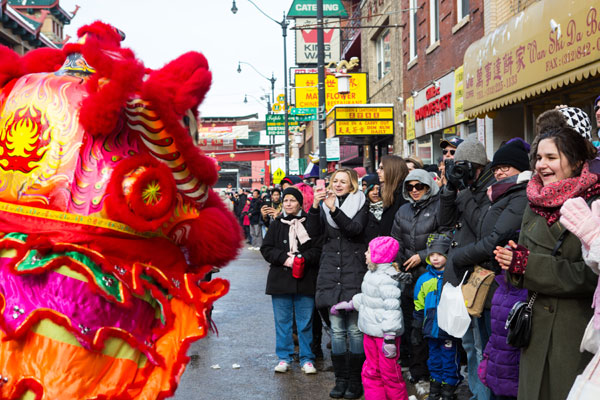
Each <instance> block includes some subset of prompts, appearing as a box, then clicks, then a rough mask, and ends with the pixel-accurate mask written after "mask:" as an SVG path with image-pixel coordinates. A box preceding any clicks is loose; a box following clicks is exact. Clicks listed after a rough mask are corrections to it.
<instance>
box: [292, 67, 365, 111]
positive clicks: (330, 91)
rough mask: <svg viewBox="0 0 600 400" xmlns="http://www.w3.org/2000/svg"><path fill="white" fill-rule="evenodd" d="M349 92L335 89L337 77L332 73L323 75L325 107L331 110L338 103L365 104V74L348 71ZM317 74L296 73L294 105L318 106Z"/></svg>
mask: <svg viewBox="0 0 600 400" xmlns="http://www.w3.org/2000/svg"><path fill="white" fill-rule="evenodd" d="M350 75H351V78H350V93H348V94H340V93H338V91H337V79H336V78H335V76H333V75H327V76H326V77H325V108H326V109H327V110H331V109H332V108H333V106H335V105H338V104H367V74H366V73H364V72H355V73H350ZM317 83H318V76H317V74H296V107H300V108H304V107H318V106H319V93H318V90H317Z"/></svg>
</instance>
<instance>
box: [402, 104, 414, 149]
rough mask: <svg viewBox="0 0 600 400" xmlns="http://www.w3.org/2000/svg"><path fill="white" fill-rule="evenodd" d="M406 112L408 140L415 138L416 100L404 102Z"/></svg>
mask: <svg viewBox="0 0 600 400" xmlns="http://www.w3.org/2000/svg"><path fill="white" fill-rule="evenodd" d="M404 112H405V114H406V140H414V138H415V99H414V98H413V97H409V98H408V99H406V101H405V102H404Z"/></svg>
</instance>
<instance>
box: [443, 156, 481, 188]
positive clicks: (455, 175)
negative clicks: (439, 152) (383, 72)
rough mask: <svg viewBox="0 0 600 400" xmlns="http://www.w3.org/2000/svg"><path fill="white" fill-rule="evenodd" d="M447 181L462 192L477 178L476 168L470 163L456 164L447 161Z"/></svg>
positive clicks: (452, 161) (461, 162)
mask: <svg viewBox="0 0 600 400" xmlns="http://www.w3.org/2000/svg"><path fill="white" fill-rule="evenodd" d="M444 164H445V167H446V179H447V180H448V182H449V183H451V184H452V185H453V186H454V187H456V189H459V190H462V189H464V188H466V187H468V186H469V183H470V182H471V181H472V180H473V179H474V178H475V172H476V168H475V166H474V165H473V164H471V162H469V161H459V162H454V160H445V161H444Z"/></svg>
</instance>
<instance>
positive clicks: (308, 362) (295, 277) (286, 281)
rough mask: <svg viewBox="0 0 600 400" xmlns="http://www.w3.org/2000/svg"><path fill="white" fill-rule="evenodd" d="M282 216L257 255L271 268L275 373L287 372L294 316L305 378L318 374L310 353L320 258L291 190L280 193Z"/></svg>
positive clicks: (269, 284)
mask: <svg viewBox="0 0 600 400" xmlns="http://www.w3.org/2000/svg"><path fill="white" fill-rule="evenodd" d="M282 197H283V212H282V215H280V216H278V217H277V218H276V219H275V220H273V222H271V224H270V226H269V230H268V231H267V235H266V236H265V238H264V241H263V244H262V246H261V248H260V252H261V253H262V255H263V257H264V258H265V260H266V261H267V262H269V263H270V264H271V266H270V269H269V275H268V277H267V289H266V294H269V295H271V296H272V302H273V315H274V317H275V334H276V339H275V340H276V345H275V352H276V354H277V357H278V358H279V364H277V366H276V367H275V372H287V371H288V369H289V367H290V364H291V362H292V356H293V354H294V342H293V338H292V319H293V318H294V316H295V319H296V326H297V330H298V342H299V349H300V365H301V366H302V371H304V373H306V374H314V373H316V372H317V370H316V369H315V367H314V365H313V363H314V360H315V356H314V354H313V353H312V351H311V343H312V315H313V309H314V306H315V298H314V295H315V287H316V281H317V272H318V268H319V256H320V254H321V248H320V241H319V237H318V235H317V236H313V237H310V236H309V235H308V233H307V231H306V228H305V225H306V217H307V215H306V213H305V212H304V211H303V210H302V201H303V196H302V193H300V191H299V190H298V189H297V188H295V187H293V186H291V187H288V188H287V189H285V190H284V191H283V194H282Z"/></svg>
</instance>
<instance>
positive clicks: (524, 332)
mask: <svg viewBox="0 0 600 400" xmlns="http://www.w3.org/2000/svg"><path fill="white" fill-rule="evenodd" d="M568 233H569V231H568V230H565V231H564V232H563V233H561V234H560V236H559V237H558V240H557V241H556V244H555V245H554V249H553V250H552V253H551V255H552V256H553V257H554V256H555V255H556V253H557V252H558V249H559V248H560V246H561V245H562V244H563V242H564V241H565V237H566V236H567V234H568ZM537 294H538V293H537V292H533V294H532V295H531V298H530V299H529V302H527V303H526V302H524V301H519V302H517V303H515V304H514V305H513V307H512V308H511V310H510V312H509V313H508V318H507V319H506V324H505V325H504V328H505V329H507V330H508V334H507V336H506V343H507V344H509V345H511V346H513V347H527V346H528V345H529V340H530V339H531V318H532V317H533V315H532V314H533V303H534V302H535V299H536V297H537Z"/></svg>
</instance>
